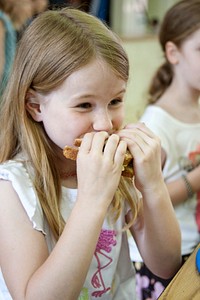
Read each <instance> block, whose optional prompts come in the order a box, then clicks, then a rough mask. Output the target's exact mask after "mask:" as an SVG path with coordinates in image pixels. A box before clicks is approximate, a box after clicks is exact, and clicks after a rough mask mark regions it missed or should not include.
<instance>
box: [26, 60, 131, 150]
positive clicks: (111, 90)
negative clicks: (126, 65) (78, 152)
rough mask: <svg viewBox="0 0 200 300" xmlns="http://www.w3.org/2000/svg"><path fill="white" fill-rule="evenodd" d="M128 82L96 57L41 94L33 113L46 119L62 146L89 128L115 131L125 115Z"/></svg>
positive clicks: (49, 132) (35, 116) (39, 119)
mask: <svg viewBox="0 0 200 300" xmlns="http://www.w3.org/2000/svg"><path fill="white" fill-rule="evenodd" d="M125 90H126V82H125V81H123V80H122V79H120V78H118V77H117V76H116V75H115V74H114V72H113V71H112V69H111V68H110V67H109V66H108V65H107V64H106V63H104V62H102V61H100V60H95V61H92V62H91V63H89V64H88V65H86V66H84V67H82V68H80V69H79V70H78V71H75V72H74V73H73V74H72V75H70V76H69V77H68V78H67V79H66V80H65V81H64V83H63V84H62V86H60V87H59V88H58V89H57V90H55V91H53V92H51V93H50V94H48V95H46V96H39V103H40V104H39V108H37V111H36V112H34V114H33V112H32V113H31V115H32V117H33V118H34V119H35V120H36V121H38V122H43V125H44V128H45V130H46V132H47V134H48V136H49V138H50V139H51V140H52V141H53V142H54V144H55V145H57V146H58V147H59V148H61V149H63V148H64V146H65V145H69V146H73V144H74V140H75V139H76V138H79V137H83V136H84V134H85V133H87V132H93V131H94V132H97V131H106V132H108V133H109V134H111V133H113V132H114V131H116V130H117V129H119V128H120V127H121V126H122V123H123V119H124V100H123V98H124V94H125Z"/></svg>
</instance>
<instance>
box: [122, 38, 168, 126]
mask: <svg viewBox="0 0 200 300" xmlns="http://www.w3.org/2000/svg"><path fill="white" fill-rule="evenodd" d="M123 46H124V48H125V50H126V52H127V54H128V57H129V61H130V79H129V82H128V86H127V93H126V98H125V99H126V122H135V121H137V120H138V118H139V116H140V115H141V113H142V112H143V110H144V108H145V105H146V99H147V89H148V86H149V83H150V80H151V78H152V76H153V74H154V72H155V71H156V69H157V67H158V66H159V65H160V64H161V63H162V62H163V53H162V51H161V49H160V45H159V43H158V40H157V37H152V36H151V37H143V38H138V39H137V38H136V39H131V40H124V41H123Z"/></svg>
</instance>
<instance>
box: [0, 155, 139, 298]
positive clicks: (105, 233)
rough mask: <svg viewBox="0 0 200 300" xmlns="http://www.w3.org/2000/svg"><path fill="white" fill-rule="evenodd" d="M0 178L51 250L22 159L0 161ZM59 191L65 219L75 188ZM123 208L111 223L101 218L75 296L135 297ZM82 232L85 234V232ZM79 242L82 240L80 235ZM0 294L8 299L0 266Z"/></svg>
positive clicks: (48, 235) (69, 209) (50, 239)
mask: <svg viewBox="0 0 200 300" xmlns="http://www.w3.org/2000/svg"><path fill="white" fill-rule="evenodd" d="M0 178H1V179H4V180H9V181H11V182H12V185H13V188H14V190H15V191H16V193H17V194H18V196H19V200H20V201H21V203H22V205H23V207H24V209H25V211H26V213H27V215H28V217H29V219H30V220H31V222H32V224H33V229H34V230H38V231H41V232H42V233H43V234H44V236H45V239H46V242H47V245H48V249H49V252H51V251H52V249H53V247H54V246H55V242H54V239H53V238H52V234H51V232H50V229H49V226H48V224H47V222H46V220H45V218H44V215H43V211H42V209H41V206H40V203H39V200H38V198H37V195H36V193H35V190H34V188H33V184H32V182H31V180H30V177H29V175H28V172H27V170H26V168H25V165H24V164H23V162H22V161H14V160H10V161H8V162H6V163H4V164H1V165H0ZM62 194H63V195H62V204H61V210H62V215H63V217H64V219H65V220H67V218H68V217H69V215H70V213H71V210H72V208H73V206H74V203H75V201H76V195H77V190H76V189H68V188H64V187H63V188H62ZM125 211H126V208H125V207H124V210H123V212H122V214H121V216H120V218H119V219H118V220H117V222H116V223H115V224H112V223H111V222H109V219H105V221H104V224H103V227H102V230H101V234H100V236H99V241H98V243H97V246H96V250H95V254H94V256H93V259H92V262H91V266H90V269H89V272H88V275H87V278H86V281H85V283H84V286H83V289H82V292H81V294H80V297H79V298H78V299H79V300H88V299H98V298H100V299H101V300H110V299H113V300H122V299H123V300H132V299H135V281H134V274H135V272H134V269H133V266H132V263H131V261H130V259H129V247H128V241H127V234H126V232H124V233H122V232H120V229H121V228H122V227H123V226H124V215H125ZM88 230H89V229H88ZM85 234H86V235H87V232H86V233H85ZM81 242H84V236H83V238H82V240H81V241H80V243H81ZM16 276H17V274H16ZM1 294H2V295H3V297H4V298H3V299H4V300H12V298H11V297H10V294H9V292H8V290H7V287H6V284H5V282H4V279H3V275H2V272H1V269H0V295H1ZM0 299H1V298H0Z"/></svg>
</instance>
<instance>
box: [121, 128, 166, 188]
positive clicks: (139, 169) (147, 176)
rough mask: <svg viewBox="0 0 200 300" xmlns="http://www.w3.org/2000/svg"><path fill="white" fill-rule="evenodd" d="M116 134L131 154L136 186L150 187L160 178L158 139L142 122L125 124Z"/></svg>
mask: <svg viewBox="0 0 200 300" xmlns="http://www.w3.org/2000/svg"><path fill="white" fill-rule="evenodd" d="M118 134H119V137H120V139H121V140H123V141H125V142H126V143H127V147H128V149H129V151H130V152H131V154H132V155H133V158H134V159H133V164H134V166H133V167H134V173H135V184H136V186H137V188H138V189H139V190H141V192H142V190H146V189H152V187H153V186H154V185H155V184H157V182H158V181H160V179H161V178H162V172H161V146H160V139H159V138H158V137H157V136H155V135H154V134H153V132H152V131H151V130H150V129H148V128H147V127H146V125H145V124H144V123H136V124H129V125H126V126H125V128H124V129H122V130H120V131H119V132H118Z"/></svg>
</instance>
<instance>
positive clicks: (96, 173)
mask: <svg viewBox="0 0 200 300" xmlns="http://www.w3.org/2000/svg"><path fill="white" fill-rule="evenodd" d="M106 140H107V142H106V145H105V141H106ZM104 145H105V148H104ZM126 148H127V145H126V142H125V141H120V138H119V136H118V135H116V134H112V135H111V136H108V134H107V133H106V132H97V133H94V132H93V133H87V134H85V136H84V138H83V141H82V143H81V147H80V149H79V153H78V157H77V177H78V191H79V193H80V194H81V199H84V201H87V200H88V201H90V199H93V200H95V202H96V204H97V201H100V202H101V203H102V201H103V203H104V204H106V206H107V207H108V206H109V204H110V202H111V201H112V199H113V196H114V194H115V191H116V189H117V187H118V184H119V180H120V176H121V171H122V164H123V160H124V155H125V152H126Z"/></svg>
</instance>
